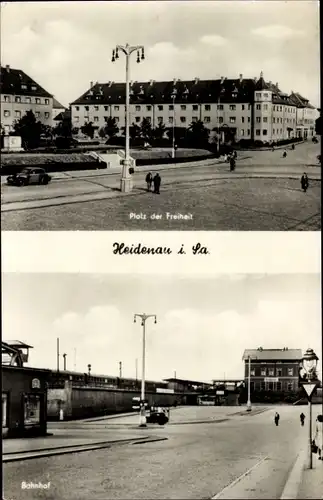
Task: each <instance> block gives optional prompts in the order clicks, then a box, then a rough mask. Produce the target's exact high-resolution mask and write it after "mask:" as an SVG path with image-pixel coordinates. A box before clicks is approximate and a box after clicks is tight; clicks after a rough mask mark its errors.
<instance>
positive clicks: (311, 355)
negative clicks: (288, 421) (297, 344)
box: [302, 349, 318, 469]
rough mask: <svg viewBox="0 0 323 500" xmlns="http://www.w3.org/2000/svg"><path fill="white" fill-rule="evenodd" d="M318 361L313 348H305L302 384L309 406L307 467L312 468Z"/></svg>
mask: <svg viewBox="0 0 323 500" xmlns="http://www.w3.org/2000/svg"><path fill="white" fill-rule="evenodd" d="M317 362H318V357H317V356H316V354H315V352H314V351H313V349H307V351H306V353H305V354H304V356H303V359H302V364H303V368H304V370H305V372H306V379H307V383H306V384H303V387H304V389H305V390H306V393H307V398H308V407H309V418H308V422H309V426H308V468H309V469H312V468H313V457H312V394H313V392H314V389H315V387H316V380H317V376H316V366H317Z"/></svg>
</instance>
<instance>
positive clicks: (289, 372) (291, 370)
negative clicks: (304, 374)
mask: <svg viewBox="0 0 323 500" xmlns="http://www.w3.org/2000/svg"><path fill="white" fill-rule="evenodd" d="M287 372H288V376H289V377H292V376H293V375H294V370H293V368H288V370H287Z"/></svg>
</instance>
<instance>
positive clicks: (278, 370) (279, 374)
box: [276, 368, 283, 377]
mask: <svg viewBox="0 0 323 500" xmlns="http://www.w3.org/2000/svg"><path fill="white" fill-rule="evenodd" d="M276 373H277V377H281V376H282V373H283V370H282V368H277V369H276Z"/></svg>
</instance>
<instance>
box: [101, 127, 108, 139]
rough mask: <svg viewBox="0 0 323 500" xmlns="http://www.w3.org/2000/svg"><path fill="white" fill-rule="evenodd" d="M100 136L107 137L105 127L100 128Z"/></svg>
mask: <svg viewBox="0 0 323 500" xmlns="http://www.w3.org/2000/svg"><path fill="white" fill-rule="evenodd" d="M99 136H100V137H101V139H104V138H105V137H106V132H105V128H104V127H102V128H100V130H99Z"/></svg>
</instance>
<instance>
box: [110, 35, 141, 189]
mask: <svg viewBox="0 0 323 500" xmlns="http://www.w3.org/2000/svg"><path fill="white" fill-rule="evenodd" d="M119 51H121V52H123V53H124V54H125V56H126V154H125V159H124V162H123V167H122V176H121V183H120V189H121V191H122V192H123V193H128V192H129V191H131V190H132V177H131V174H130V172H129V168H130V148H129V144H130V138H129V116H130V113H129V106H130V89H129V86H130V70H129V60H130V56H131V54H133V53H134V52H137V63H140V61H143V60H144V59H145V49H144V47H143V45H135V46H133V47H131V46H130V45H129V44H128V43H127V44H126V45H117V46H116V48H115V49H113V51H112V62H115V60H116V59H119Z"/></svg>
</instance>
